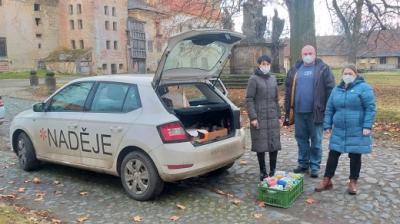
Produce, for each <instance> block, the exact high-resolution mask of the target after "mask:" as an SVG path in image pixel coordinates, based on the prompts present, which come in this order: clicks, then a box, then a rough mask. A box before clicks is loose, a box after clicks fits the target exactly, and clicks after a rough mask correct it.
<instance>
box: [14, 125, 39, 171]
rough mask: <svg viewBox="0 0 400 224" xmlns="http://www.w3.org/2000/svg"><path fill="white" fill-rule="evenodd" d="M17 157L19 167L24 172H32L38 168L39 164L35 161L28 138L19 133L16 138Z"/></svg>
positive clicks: (33, 150) (33, 151)
mask: <svg viewBox="0 0 400 224" xmlns="http://www.w3.org/2000/svg"><path fill="white" fill-rule="evenodd" d="M16 152H17V156H18V162H19V166H20V167H21V168H22V169H23V170H25V171H32V170H35V169H37V168H38V167H39V165H40V162H39V160H37V159H36V154H35V149H34V148H33V144H32V142H31V140H30V139H29V137H28V136H27V135H26V134H25V133H24V132H22V133H20V134H19V135H18V138H17V151H16Z"/></svg>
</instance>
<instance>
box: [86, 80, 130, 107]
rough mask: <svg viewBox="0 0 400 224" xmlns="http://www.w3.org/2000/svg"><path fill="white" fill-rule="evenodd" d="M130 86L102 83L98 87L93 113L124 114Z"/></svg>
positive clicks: (93, 103)
mask: <svg viewBox="0 0 400 224" xmlns="http://www.w3.org/2000/svg"><path fill="white" fill-rule="evenodd" d="M128 89H129V85H126V84H119V83H100V84H99V86H98V87H97V90H96V93H95V96H94V99H93V102H92V106H91V109H90V111H91V112H99V113H118V112H122V110H123V105H124V101H125V98H126V96H127V93H128Z"/></svg>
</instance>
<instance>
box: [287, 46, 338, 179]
mask: <svg viewBox="0 0 400 224" xmlns="http://www.w3.org/2000/svg"><path fill="white" fill-rule="evenodd" d="M301 56H302V60H300V61H298V62H297V63H296V64H295V65H294V66H293V67H292V68H291V69H290V70H289V72H288V74H287V77H286V82H285V112H286V115H285V120H284V123H283V125H285V126H287V125H289V113H290V107H291V105H292V102H291V100H292V99H294V102H293V103H294V120H295V137H296V141H297V145H298V167H297V168H296V169H294V172H295V173H305V172H307V171H308V170H309V168H310V169H311V177H313V178H317V177H318V172H319V170H320V164H321V158H322V137H323V135H322V133H323V127H322V122H323V117H324V112H325V105H326V103H327V101H328V98H329V95H330V94H331V91H332V89H333V88H334V86H335V78H334V76H333V73H332V71H331V69H330V68H329V66H328V65H327V64H325V63H324V62H323V61H322V60H321V59H319V58H316V52H315V48H314V47H313V46H310V45H306V46H304V47H303V49H302V50H301ZM294 79H296V81H295V82H293V81H294ZM293 83H295V86H294V88H295V89H294V97H293V98H292V96H291V95H292V93H291V92H292V87H293ZM310 140H311V144H310Z"/></svg>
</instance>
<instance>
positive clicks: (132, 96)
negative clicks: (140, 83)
mask: <svg viewBox="0 0 400 224" xmlns="http://www.w3.org/2000/svg"><path fill="white" fill-rule="evenodd" d="M141 106H142V104H141V102H140V97H139V91H138V88H137V86H136V85H135V86H131V87H129V90H128V94H127V95H126V99H125V104H124V109H123V112H129V111H133V110H136V109H138V108H140V107H141Z"/></svg>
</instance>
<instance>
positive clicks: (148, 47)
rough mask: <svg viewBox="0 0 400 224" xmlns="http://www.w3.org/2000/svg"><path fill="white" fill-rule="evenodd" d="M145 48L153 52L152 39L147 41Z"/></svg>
mask: <svg viewBox="0 0 400 224" xmlns="http://www.w3.org/2000/svg"><path fill="white" fill-rule="evenodd" d="M147 50H148V51H149V52H153V41H152V40H149V41H147Z"/></svg>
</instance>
